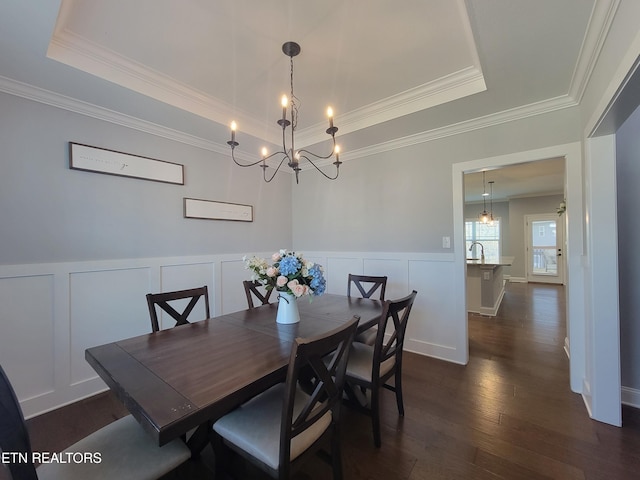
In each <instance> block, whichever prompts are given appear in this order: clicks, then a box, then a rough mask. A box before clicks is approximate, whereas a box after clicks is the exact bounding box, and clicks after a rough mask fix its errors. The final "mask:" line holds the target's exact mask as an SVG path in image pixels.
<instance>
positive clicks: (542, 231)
mask: <svg viewBox="0 0 640 480" xmlns="http://www.w3.org/2000/svg"><path fill="white" fill-rule="evenodd" d="M558 219H559V217H558V215H555V214H541V215H526V216H525V229H526V234H525V239H526V240H525V241H526V244H525V253H526V257H527V258H526V263H525V265H526V276H527V281H528V282H536V283H555V284H564V256H563V255H562V252H563V249H564V248H563V247H564V224H563V223H562V222H560V221H558Z"/></svg>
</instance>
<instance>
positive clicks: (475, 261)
mask: <svg viewBox="0 0 640 480" xmlns="http://www.w3.org/2000/svg"><path fill="white" fill-rule="evenodd" d="M513 259H514V257H498V258H495V257H493V258H490V257H486V258H485V259H484V263H483V262H482V260H480V259H479V258H467V265H486V266H497V265H501V266H503V267H505V266H507V267H508V266H509V265H512V264H513Z"/></svg>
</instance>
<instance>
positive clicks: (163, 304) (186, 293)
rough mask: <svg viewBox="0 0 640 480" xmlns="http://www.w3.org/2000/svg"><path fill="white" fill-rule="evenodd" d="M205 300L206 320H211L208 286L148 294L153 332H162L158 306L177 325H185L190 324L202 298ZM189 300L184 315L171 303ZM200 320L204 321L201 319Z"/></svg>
mask: <svg viewBox="0 0 640 480" xmlns="http://www.w3.org/2000/svg"><path fill="white" fill-rule="evenodd" d="M201 297H203V298H204V309H205V315H206V317H205V318H210V317H211V313H210V312H209V290H208V288H207V286H206V285H205V286H203V287H198V288H190V289H187V290H177V291H174V292H163V293H149V294H147V304H148V306H149V315H150V316H151V330H152V331H154V332H157V331H159V330H160V324H159V322H158V312H157V311H156V305H157V306H158V307H160V308H161V309H162V310H164V311H165V312H166V313H167V314H169V315H170V316H171V318H173V319H174V320H175V321H176V326H177V325H184V324H186V323H189V321H188V320H187V318H188V317H189V315H190V314H191V312H192V311H193V309H194V308H195V306H196V304H197V303H198V301H199V300H200V298H201ZM183 299H189V303H188V304H187V306H186V307H185V309H184V310H183V311H182V313H180V312H178V311H177V310H176V309H175V308H174V307H173V306H172V305H171V304H170V303H169V302H174V301H176V300H183ZM199 320H204V318H201V319H199Z"/></svg>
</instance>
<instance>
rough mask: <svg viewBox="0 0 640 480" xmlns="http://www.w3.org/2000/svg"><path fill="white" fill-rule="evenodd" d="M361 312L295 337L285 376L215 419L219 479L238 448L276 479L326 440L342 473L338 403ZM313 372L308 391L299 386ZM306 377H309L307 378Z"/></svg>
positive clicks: (319, 450) (285, 475) (322, 448)
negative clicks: (332, 326) (316, 333)
mask: <svg viewBox="0 0 640 480" xmlns="http://www.w3.org/2000/svg"><path fill="white" fill-rule="evenodd" d="M359 320H360V319H359V317H357V316H354V317H353V318H352V319H351V320H349V321H348V322H347V323H345V324H344V325H343V326H341V327H338V328H336V329H334V330H332V331H330V332H328V333H326V334H323V335H319V336H315V337H311V338H296V339H295V341H294V343H293V346H292V348H291V355H290V358H289V367H288V370H287V377H286V381H285V382H284V383H280V384H277V385H275V386H273V387H271V388H270V389H268V390H266V391H265V392H263V393H261V394H259V395H258V396H256V397H254V398H252V399H251V400H249V401H248V402H247V403H245V404H243V405H241V406H240V407H238V408H237V409H235V410H233V411H232V412H230V413H228V414H227V415H225V416H223V417H222V418H220V419H219V420H217V421H216V422H215V423H214V424H213V438H212V445H213V448H214V452H215V453H216V455H215V457H216V478H218V477H219V476H220V475H222V474H223V472H224V470H225V467H228V463H229V455H228V454H225V453H226V451H225V450H226V449H231V450H232V451H235V452H236V453H238V454H239V455H240V456H242V457H243V458H245V459H247V460H248V461H249V462H251V463H253V464H254V465H256V466H257V467H258V468H260V469H261V470H263V471H265V472H266V473H267V474H269V475H270V476H271V477H273V478H277V479H285V478H290V475H291V474H292V473H293V472H294V471H296V470H297V469H298V468H299V466H300V465H301V464H302V463H304V461H305V460H306V459H308V458H309V457H310V456H311V455H312V454H317V453H320V454H321V456H323V455H322V454H324V457H325V458H326V453H329V452H326V450H325V447H326V446H327V445H326V444H327V443H328V444H329V445H328V446H329V448H328V450H329V451H330V456H331V465H332V469H333V478H334V479H341V478H342V456H341V448H340V429H339V424H340V423H339V420H340V407H341V403H342V394H343V387H344V380H345V369H346V366H347V360H348V357H349V351H350V346H351V344H352V341H353V338H354V336H355V332H356V328H357V325H358V321H359ZM309 372H312V375H313V381H312V384H313V388H312V390H311V391H310V393H308V392H307V391H305V390H304V389H303V388H301V386H300V385H299V383H298V382H299V380H301V375H305V376H306V375H307V374H308V373H309ZM306 379H307V380H308V377H307V378H306Z"/></svg>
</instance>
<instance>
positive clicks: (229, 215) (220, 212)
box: [184, 198, 253, 222]
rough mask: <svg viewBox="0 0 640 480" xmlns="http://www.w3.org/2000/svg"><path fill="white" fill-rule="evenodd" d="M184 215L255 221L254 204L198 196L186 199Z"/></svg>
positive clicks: (210, 218) (212, 218)
mask: <svg viewBox="0 0 640 480" xmlns="http://www.w3.org/2000/svg"><path fill="white" fill-rule="evenodd" d="M184 217H185V218H198V219H202V220H229V221H232V222H253V206H252V205H243V204H240V203H228V202H218V201H215V200H201V199H197V198H185V199H184Z"/></svg>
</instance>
